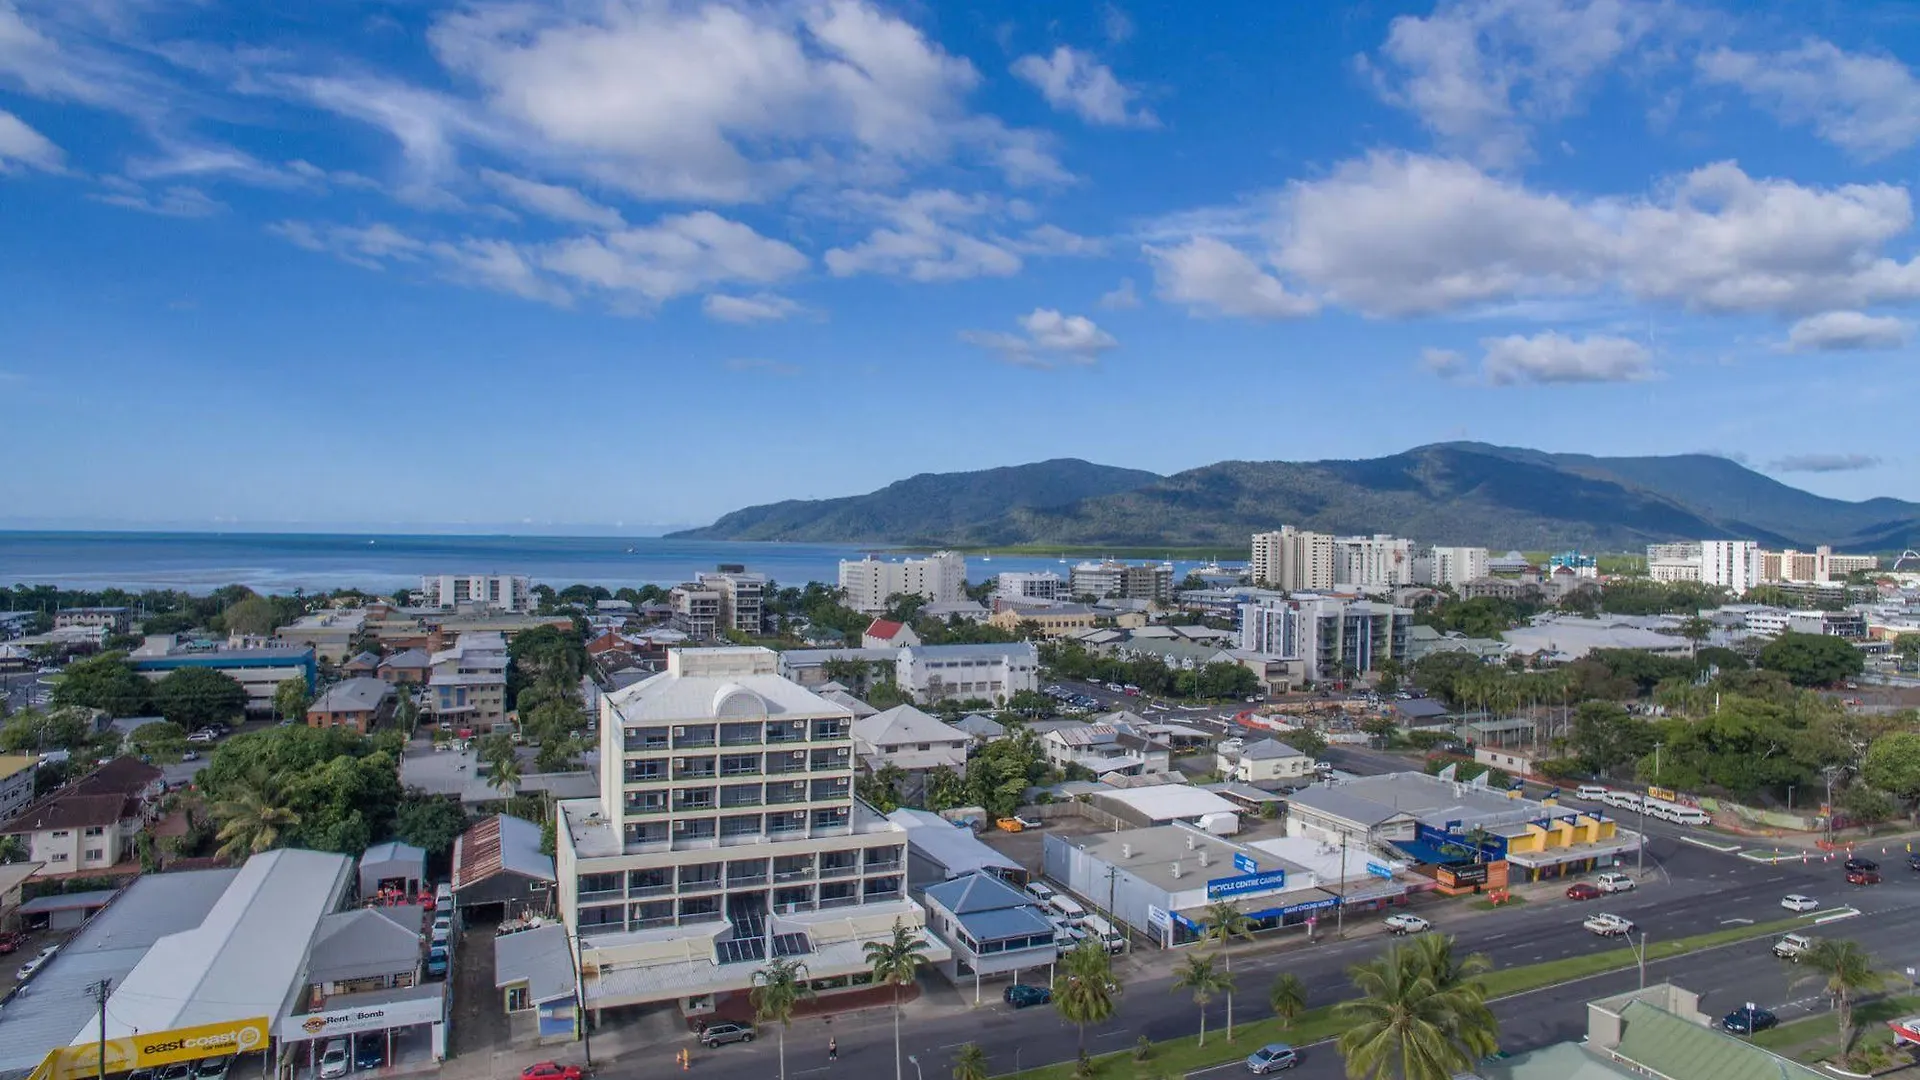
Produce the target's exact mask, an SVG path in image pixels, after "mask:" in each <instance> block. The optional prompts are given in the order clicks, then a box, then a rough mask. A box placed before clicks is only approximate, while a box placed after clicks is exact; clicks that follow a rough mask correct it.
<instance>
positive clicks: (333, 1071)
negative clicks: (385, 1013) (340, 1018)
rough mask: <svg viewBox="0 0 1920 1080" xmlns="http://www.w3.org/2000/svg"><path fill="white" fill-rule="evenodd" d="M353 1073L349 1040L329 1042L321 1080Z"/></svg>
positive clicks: (323, 1053) (322, 1053) (322, 1054)
mask: <svg viewBox="0 0 1920 1080" xmlns="http://www.w3.org/2000/svg"><path fill="white" fill-rule="evenodd" d="M351 1071H353V1055H352V1054H349V1053H348V1052H347V1040H345V1039H329V1040H327V1048H326V1049H325V1050H322V1051H320V1080H340V1078H341V1077H343V1076H345V1075H347V1073H349V1072H351ZM161 1075H162V1076H164V1075H165V1074H164V1073H162V1074H161Z"/></svg>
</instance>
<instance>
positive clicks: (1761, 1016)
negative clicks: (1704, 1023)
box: [1720, 1005, 1780, 1035]
mask: <svg viewBox="0 0 1920 1080" xmlns="http://www.w3.org/2000/svg"><path fill="white" fill-rule="evenodd" d="M1779 1023H1780V1018H1779V1017H1777V1016H1775V1015H1773V1014H1772V1013H1770V1012H1768V1011H1767V1010H1765V1009H1762V1008H1758V1007H1756V1006H1751V1005H1742V1006H1741V1007H1739V1008H1738V1009H1735V1010H1733V1011H1732V1012H1730V1013H1728V1014H1727V1015H1726V1016H1725V1017H1724V1018H1723V1019H1721V1021H1720V1026H1721V1027H1723V1028H1726V1029H1727V1030H1728V1031H1731V1032H1733V1033H1734V1034H1735V1035H1752V1034H1753V1033H1754V1032H1757V1031H1765V1030H1767V1029H1768V1028H1770V1027H1775V1026H1777V1025H1778V1024H1779Z"/></svg>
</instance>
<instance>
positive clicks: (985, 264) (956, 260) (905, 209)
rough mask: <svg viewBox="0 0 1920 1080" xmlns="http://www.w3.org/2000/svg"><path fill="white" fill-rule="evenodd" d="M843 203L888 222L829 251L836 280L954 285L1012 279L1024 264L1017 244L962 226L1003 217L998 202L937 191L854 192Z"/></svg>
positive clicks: (987, 198) (1000, 205)
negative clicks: (884, 278)
mask: <svg viewBox="0 0 1920 1080" xmlns="http://www.w3.org/2000/svg"><path fill="white" fill-rule="evenodd" d="M843 202H844V203H845V205H846V207H847V208H848V209H850V210H854V211H859V212H865V213H868V214H871V215H873V216H875V217H878V218H880V219H881V220H883V221H885V222H887V223H888V224H886V225H884V226H882V227H880V228H877V229H875V230H873V232H872V233H871V234H869V235H868V236H867V238H866V239H865V240H862V241H861V242H859V243H857V244H853V245H851V246H848V247H836V248H832V249H830V250H828V251H827V253H826V256H825V262H826V264H827V270H828V271H829V272H831V273H832V274H833V275H834V276H835V277H851V276H853V275H855V274H887V275H891V276H895V277H904V278H908V279H910V280H913V281H958V280H964V279H967V278H976V277H1010V276H1012V275H1014V274H1017V273H1019V272H1020V268H1021V266H1022V265H1024V264H1023V262H1022V260H1021V258H1020V252H1019V251H1018V250H1016V248H1015V245H1013V244H1011V243H1009V242H1007V241H1004V240H1002V239H1000V238H997V237H991V236H988V235H981V234H976V233H975V232H972V231H968V228H966V227H963V226H971V227H977V223H979V222H981V221H984V220H987V219H990V218H994V217H997V216H1001V215H1003V214H1005V213H1006V207H1005V206H1004V205H1003V204H1002V203H1000V202H999V201H997V200H995V199H992V198H989V197H987V196H983V195H962V194H959V193H958V192H954V191H948V190H945V189H937V190H930V191H916V192H913V193H911V194H909V195H906V196H902V197H899V198H895V197H892V196H886V195H860V194H854V195H848V196H845V197H844V198H843Z"/></svg>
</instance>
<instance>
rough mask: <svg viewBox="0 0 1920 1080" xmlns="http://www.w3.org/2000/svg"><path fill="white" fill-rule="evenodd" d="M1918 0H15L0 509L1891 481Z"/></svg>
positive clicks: (1903, 395)
mask: <svg viewBox="0 0 1920 1080" xmlns="http://www.w3.org/2000/svg"><path fill="white" fill-rule="evenodd" d="M1917 66H1920V5H1916V4H1913V3H1911V2H1909V0H1897V2H1889V3H1874V2H1871V0H1846V2H1841V0H1831V2H1826V3H1818V2H1804V3H1738V4H1735V3H1726V4H1721V5H1715V4H1713V3H1710V2H1705V0H1462V2H1443V3H1439V4H1438V5H1434V4H1430V3H1415V4H1394V3H1356V4H1344V5H1334V4H1308V3H1273V2H1272V0H1218V2H1209V3H1205V4H1194V3H1191V2H1190V0H1188V2H1178V0H1170V2H1145V0H1115V2H1112V3H1108V2H1084V0H1063V2H1060V3H1049V4H1045V5H1034V4H1031V3H1017V2H1008V0H972V2H969V3H965V4H960V3H946V4H934V3H925V2H921V3H909V4H892V3H883V2H880V0H800V2H793V3H752V2H745V0H742V2H738V3H722V2H700V0H685V2H674V0H565V2H551V3H545V2H543V3H516V2H500V0H477V2H473V3H467V4H458V5H447V4H439V3H430V2H424V0H419V2H416V0H386V2H374V0H329V2H328V3H325V4H265V3H216V2H212V0H205V2H197V0H44V2H43V0H0V417H4V418H5V419H4V421H3V422H0V439H4V441H5V444H6V447H7V450H8V453H7V461H8V464H7V466H6V467H5V468H4V469H0V527H7V526H13V527H26V526H38V527H52V526H72V527H106V528H137V527H142V526H172V527H193V528H216V527H227V526H235V525H246V524H285V525H295V526H307V527H316V528H317V527H324V526H341V525H379V526H391V527H406V526H447V525H459V524H461V523H482V522H484V523H489V524H497V523H503V522H504V523H513V524H514V525H515V526H516V527H525V528H527V529H555V528H561V529H564V528H567V527H573V526H579V527H583V528H584V527H594V528H607V527H616V528H624V529H632V530H634V531H636V532H639V531H645V530H648V529H651V528H658V527H663V526H669V525H684V524H693V523H702V522H705V521H708V520H711V519H712V518H713V517H715V516H717V515H719V514H721V513H723V512H725V511H727V510H730V509H734V508H737V507H739V506H743V505H748V504H753V503H760V502H768V501H774V500H779V499H787V498H816V497H826V496H834V495H845V494H854V493H858V492H863V491H868V490H872V489H874V488H877V487H879V486H881V485H884V484H886V483H888V482H890V481H892V480H896V479H900V478H903V477H906V476H909V475H912V474H915V473H920V472H945V471H954V470H964V469H976V468H986V467H991V466H997V465H1005V464H1015V463H1019V462H1025V461H1037V460H1042V459H1046V458H1052V457H1081V458H1086V459H1088V460H1093V461H1100V462H1105V463H1108V464H1114V465H1124V466H1131V467H1136V468H1145V469H1152V470H1154V471H1157V472H1161V473H1171V472H1176V471H1179V470H1181V469H1187V468H1194V467H1197V466H1201V465H1205V464H1208V463H1211V462H1214V461H1219V460H1225V459H1255V460H1276V459H1278V460H1312V459H1322V458H1361V457H1375V456H1380V455H1384V454H1390V453H1395V452H1398V451H1400V450H1404V449H1407V448H1409V447H1413V446H1416V445H1420V444H1423V443H1428V442H1436V441H1446V440H1455V439H1473V440H1480V441H1485V442H1494V443H1500V444H1505V445H1515V446H1528V447H1535V448H1538V449H1543V450H1554V451H1569V452H1583V453H1594V454H1666V453H1688V452H1702V451H1704V452H1711V453H1717V454H1723V455H1725V456H1728V457H1731V458H1734V459H1735V460H1738V461H1741V462H1743V463H1746V464H1748V465H1749V466H1751V467H1753V468H1756V469H1760V470H1762V471H1764V472H1767V473H1768V474H1770V475H1773V476H1776V477H1778V478H1779V479H1781V480H1783V481H1786V482H1788V483H1791V484H1794V485H1796V486H1800V487H1804V488H1807V489H1809V490H1813V491H1817V492H1820V493H1822V494H1827V495H1832V496H1836V497H1841V498H1850V499H1859V498H1868V497H1872V496H1876V495H1892V496H1897V497H1902V498H1909V499H1920V479H1916V477H1915V472H1914V466H1915V464H1916V461H1917V451H1920V446H1917V444H1916V442H1915V439H1914V437H1913V435H1912V434H1911V420H1910V418H1911V417H1912V415H1913V414H1914V412H1915V409H1916V406H1920V380H1916V379H1915V378H1914V375H1915V373H1916V363H1920V347H1917V346H1916V344H1915V336H1914V318H1915V308H1916V303H1917V302H1920V254H1916V252H1917V251H1920V243H1916V232H1915V221H1914V205H1913V188H1914V185H1915V183H1916V181H1920V169H1917V168H1916V165H1917V164H1920V152H1917V148H1920V67H1917Z"/></svg>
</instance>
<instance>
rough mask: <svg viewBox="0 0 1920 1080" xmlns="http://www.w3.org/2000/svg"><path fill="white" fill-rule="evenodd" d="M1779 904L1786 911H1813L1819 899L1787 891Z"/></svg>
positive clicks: (1817, 905)
mask: <svg viewBox="0 0 1920 1080" xmlns="http://www.w3.org/2000/svg"><path fill="white" fill-rule="evenodd" d="M1780 906H1781V907H1783V908H1786V909H1787V910H1788V911H1813V910H1815V909H1816V908H1818V907H1819V906H1820V901H1818V900H1815V899H1814V898H1813V897H1811V896H1803V895H1801V894H1800V893H1788V894H1787V895H1786V896H1785V897H1784V898H1782V899H1781V901H1780Z"/></svg>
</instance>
